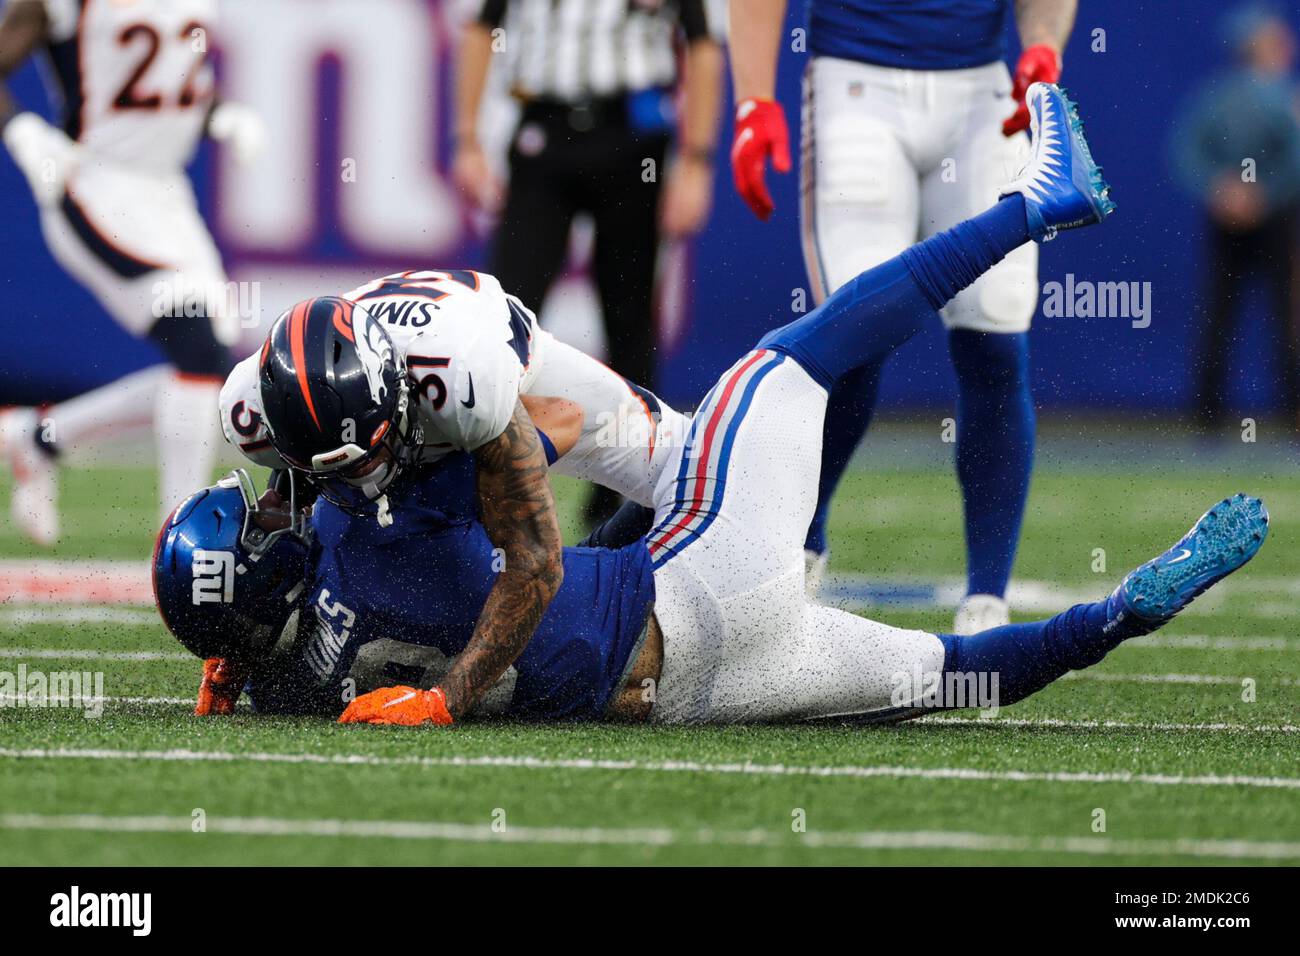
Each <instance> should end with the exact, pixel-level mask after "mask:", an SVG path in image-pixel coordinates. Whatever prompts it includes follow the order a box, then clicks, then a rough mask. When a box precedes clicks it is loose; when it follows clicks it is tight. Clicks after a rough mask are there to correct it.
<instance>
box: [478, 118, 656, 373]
mask: <svg viewBox="0 0 1300 956" xmlns="http://www.w3.org/2000/svg"><path fill="white" fill-rule="evenodd" d="M667 150H668V136H667V135H662V136H661V135H649V136H646V135H638V134H637V133H634V132H633V131H632V130H631V129H629V127H628V125H627V122H626V117H625V114H624V111H623V109H622V106H621V103H620V102H601V103H597V104H595V105H594V108H593V109H588V110H583V111H574V110H572V109H570V108H569V107H566V106H561V105H552V104H540V103H530V104H529V105H528V106H526V107H525V109H524V115H523V118H522V120H521V122H520V126H519V130H518V131H517V132H516V134H515V139H514V142H513V144H512V145H511V149H510V190H509V195H508V196H507V198H506V206H505V210H504V213H503V216H502V220H501V225H500V228H499V229H498V231H497V234H496V237H495V241H494V243H493V250H492V257H491V258H492V264H491V271H492V273H493V274H494V275H495V276H496V277H497V278H498V279H500V280H501V285H502V286H503V287H504V288H505V290H506V291H507V292H510V293H513V294H514V295H517V296H518V297H519V298H520V299H521V300H522V301H523V303H524V304H525V305H527V306H528V307H529V308H530V309H532V310H534V311H536V310H537V309H538V308H539V307H540V306H541V304H542V299H543V297H544V296H545V295H546V291H547V289H549V288H550V286H551V283H552V282H554V281H555V278H556V276H557V275H558V274H559V272H560V269H561V268H563V266H564V259H565V253H566V252H567V250H568V239H569V227H570V225H571V224H572V222H573V217H574V215H575V214H577V213H581V212H585V213H590V214H591V215H592V217H593V218H594V219H595V224H596V246H595V257H594V263H593V265H594V272H595V281H596V288H597V291H598V293H599V295H600V301H601V306H602V307H603V309H604V313H605V335H606V338H607V341H608V343H609V364H610V366H611V367H612V368H613V369H614V370H615V371H616V372H618V373H619V374H620V375H623V376H624V377H626V378H629V379H631V380H632V381H634V382H636V383H638V384H640V385H645V386H646V387H647V388H653V387H654V377H655V374H654V373H655V355H654V352H655V330H654V311H653V303H652V297H653V292H654V275H655V257H656V253H657V251H658V247H659V227H658V207H659V191H660V186H661V183H662V179H663V174H664V158H665V155H666V153H667ZM647 161H649V163H647ZM647 170H649V172H647Z"/></svg>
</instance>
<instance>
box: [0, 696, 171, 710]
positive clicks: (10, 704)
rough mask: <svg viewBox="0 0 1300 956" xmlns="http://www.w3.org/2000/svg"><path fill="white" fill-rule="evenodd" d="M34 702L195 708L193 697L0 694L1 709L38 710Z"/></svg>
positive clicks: (58, 704)
mask: <svg viewBox="0 0 1300 956" xmlns="http://www.w3.org/2000/svg"><path fill="white" fill-rule="evenodd" d="M33 700H37V701H43V702H44V704H45V705H47V706H50V707H67V706H70V705H71V706H80V705H81V704H135V705H139V706H143V707H175V706H176V705H177V704H186V705H188V706H190V707H193V706H194V698H193V697H113V696H110V695H108V694H105V695H103V696H102V697H101V696H95V695H87V696H85V697H70V696H67V695H63V694H60V695H52V694H47V695H45V696H44V697H41V696H40V695H32V694H28V695H22V694H0V709H3V708H16V709H17V708H27V709H30V710H38V709H39V708H40V704H34V703H33Z"/></svg>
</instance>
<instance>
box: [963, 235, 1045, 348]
mask: <svg viewBox="0 0 1300 956" xmlns="http://www.w3.org/2000/svg"><path fill="white" fill-rule="evenodd" d="M1019 251H1020V250H1016V252H1019ZM1015 254H1016V253H1012V255H1013V256H1014V255H1015ZM1037 307H1038V283H1037V271H1036V270H1035V268H1034V267H1033V266H1032V265H1029V264H1024V263H1019V262H1015V261H1013V260H1012V259H1004V260H1003V261H1002V262H1000V263H998V264H997V265H996V266H994V267H993V268H992V269H991V270H990V271H989V272H987V273H986V274H985V275H983V276H981V277H980V279H979V281H977V282H976V283H975V284H974V285H973V286H971V287H970V288H969V289H967V290H965V291H964V292H962V293H961V294H960V295H959V296H957V298H955V299H953V301H951V302H949V303H948V304H947V305H946V306H944V308H943V319H944V324H945V325H947V326H948V327H949V328H955V329H979V330H982V331H986V332H1006V333H1015V332H1026V331H1028V330H1029V325H1030V323H1031V322H1032V321H1033V318H1034V311H1035V309H1037Z"/></svg>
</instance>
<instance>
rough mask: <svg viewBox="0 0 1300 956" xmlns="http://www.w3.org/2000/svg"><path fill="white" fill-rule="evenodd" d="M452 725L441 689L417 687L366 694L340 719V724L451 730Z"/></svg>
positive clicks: (394, 688) (351, 705)
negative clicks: (418, 688) (433, 726)
mask: <svg viewBox="0 0 1300 956" xmlns="http://www.w3.org/2000/svg"><path fill="white" fill-rule="evenodd" d="M451 722H452V720H451V712H450V711H449V710H447V698H446V696H445V695H444V694H443V692H442V688H441V687H435V688H434V689H433V690H416V689H415V688H414V687H406V686H404V685H403V686H399V687H381V688H379V689H378V690H372V691H371V692H370V693H368V694H362V695H361V696H360V697H358V698H357V699H356V700H354V701H353V702H352V703H350V704H348V706H347V709H346V710H345V711H343V716H341V717H340V718H339V723H340V724H400V725H401V726H403V727H418V726H419V725H420V724H439V725H441V726H444V727H445V726H447V725H449V724H450V723H451Z"/></svg>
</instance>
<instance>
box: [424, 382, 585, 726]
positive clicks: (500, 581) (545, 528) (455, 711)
mask: <svg viewBox="0 0 1300 956" xmlns="http://www.w3.org/2000/svg"><path fill="white" fill-rule="evenodd" d="M474 457H475V459H476V460H477V463H478V489H479V500H480V504H481V507H482V511H483V526H484V528H486V529H487V533H488V537H489V538H490V539H491V540H492V543H493V544H494V545H496V546H497V547H498V548H500V549H501V550H502V551H503V552H504V554H505V569H504V570H503V571H502V572H501V573H500V575H498V577H497V581H496V584H494V585H493V587H492V590H491V592H490V593H489V594H488V599H487V603H486V604H484V605H483V611H482V613H480V614H479V619H478V624H477V625H476V626H475V628H474V634H473V636H472V637H471V638H470V640H469V643H468V644H467V645H465V650H463V651H462V652H461V653H460V656H458V657H457V658H456V660H455V661H454V662H453V663H452V665H451V668H450V669H449V670H448V671H447V673H446V675H445V676H444V677H443V679H442V684H441V686H442V689H443V692H444V693H445V694H446V695H447V709H448V710H450V711H451V714H452V716H453V717H456V718H457V719H459V718H460V717H461V715H463V714H464V713H465V712H466V711H467V710H469V709H470V708H471V707H473V706H474V705H475V704H476V703H478V701H479V700H480V699H481V698H482V697H483V695H484V694H485V693H487V691H488V690H489V689H490V688H491V687H492V685H493V684H494V683H495V682H496V680H497V678H499V677H500V676H501V675H502V674H503V673H505V671H506V668H508V667H509V666H510V665H511V664H512V663H513V662H514V660H515V658H516V657H518V656H519V654H520V652H522V651H523V649H524V647H525V646H526V645H527V644H528V641H529V640H530V639H531V638H532V636H533V631H535V630H536V629H537V624H538V622H539V621H541V619H542V614H543V613H544V612H545V611H546V607H547V605H549V604H550V603H551V598H553V597H554V596H555V592H556V591H558V590H559V589H560V582H561V581H562V580H563V578H564V562H563V551H562V547H561V543H560V525H559V521H558V520H557V519H556V516H555V501H554V499H553V498H552V497H551V485H550V482H549V480H548V479H547V473H546V454H545V453H544V452H543V451H542V446H541V442H540V441H538V439H537V431H536V430H535V429H534V428H533V423H532V420H531V419H530V418H529V417H528V412H527V411H525V410H524V407H523V406H522V405H520V404H516V405H515V414H514V418H512V419H511V421H510V425H509V426H508V427H507V428H506V430H505V431H504V432H503V433H502V434H501V435H500V436H499V437H498V438H495V439H493V440H492V441H490V442H488V443H487V444H486V445H484V446H483V447H482V448H480V449H479V450H478V451H477V452H475V453H474Z"/></svg>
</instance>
